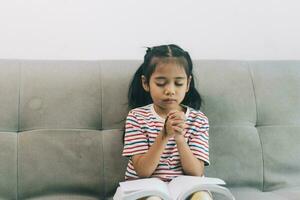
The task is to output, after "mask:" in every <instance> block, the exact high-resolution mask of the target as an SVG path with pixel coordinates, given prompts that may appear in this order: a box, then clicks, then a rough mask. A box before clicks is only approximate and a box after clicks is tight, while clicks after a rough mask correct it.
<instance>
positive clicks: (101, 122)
mask: <svg viewBox="0 0 300 200" xmlns="http://www.w3.org/2000/svg"><path fill="white" fill-rule="evenodd" d="M102 72H103V70H102V65H101V62H99V76H100V78H99V79H100V119H101V120H100V130H102V129H103V114H102V113H103V112H102V111H103V95H102V93H103V80H102Z"/></svg>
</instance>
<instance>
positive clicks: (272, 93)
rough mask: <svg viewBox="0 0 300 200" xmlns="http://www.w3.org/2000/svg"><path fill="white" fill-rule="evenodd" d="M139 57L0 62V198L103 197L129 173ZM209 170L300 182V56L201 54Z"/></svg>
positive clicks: (233, 180) (237, 180)
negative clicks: (127, 129) (126, 128)
mask: <svg viewBox="0 0 300 200" xmlns="http://www.w3.org/2000/svg"><path fill="white" fill-rule="evenodd" d="M140 63H141V61H138V60H132V61H130V60H122V61H105V60H101V61H49V60H48V61H46V60H45V61H38V60H35V61H32V60H0V70H1V73H0V108H1V113H0V137H1V139H0V152H1V153H0V159H1V162H0V198H4V199H15V198H17V197H18V198H19V199H26V198H38V197H42V196H46V195H47V196H51V195H52V196H53V195H54V196H55V195H68V194H69V195H79V196H80V195H82V196H88V197H90V198H91V199H92V198H94V199H105V198H106V197H108V196H111V195H113V193H114V190H115V189H116V187H117V185H118V182H119V181H121V180H122V179H123V177H124V170H125V167H126V163H127V160H126V159H125V158H122V156H121V151H122V130H121V129H122V128H123V123H124V118H125V117H126V114H127V112H128V110H127V105H126V103H127V98H126V97H127V90H128V85H129V82H130V79H131V78H132V75H133V73H134V72H135V70H136V69H137V67H138V66H139V64H140ZM194 68H195V71H194V78H195V81H196V86H197V88H198V89H199V92H200V94H201V95H202V98H203V100H204V103H203V106H202V111H203V112H204V113H205V114H206V115H207V116H208V118H209V121H210V160H211V165H210V166H209V167H207V168H206V176H213V177H220V178H223V179H224V180H226V182H227V183H228V185H229V186H237V185H238V186H253V187H256V188H259V189H262V190H271V189H273V188H277V187H283V186H287V185H299V184H300V173H299V172H300V156H299V153H300V148H299V147H298V144H297V143H298V140H299V139H300V61H226V60H197V61H194Z"/></svg>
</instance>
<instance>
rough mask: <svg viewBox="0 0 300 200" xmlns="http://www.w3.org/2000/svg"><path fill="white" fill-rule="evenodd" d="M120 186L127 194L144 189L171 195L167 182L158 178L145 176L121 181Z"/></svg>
mask: <svg viewBox="0 0 300 200" xmlns="http://www.w3.org/2000/svg"><path fill="white" fill-rule="evenodd" d="M120 187H121V189H122V191H123V192H124V193H125V194H126V193H131V192H136V191H143V190H148V191H149V190H151V191H154V190H156V191H160V192H161V193H164V194H165V195H166V196H169V191H168V186H167V184H166V183H165V182H163V181H161V180H160V179H158V178H145V179H138V180H132V181H125V182H120Z"/></svg>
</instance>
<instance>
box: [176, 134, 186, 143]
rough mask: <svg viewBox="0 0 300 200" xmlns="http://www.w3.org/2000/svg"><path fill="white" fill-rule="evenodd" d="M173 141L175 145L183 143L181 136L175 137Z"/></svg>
mask: <svg viewBox="0 0 300 200" xmlns="http://www.w3.org/2000/svg"><path fill="white" fill-rule="evenodd" d="M174 139H175V141H176V143H177V144H178V143H183V142H185V138H184V136H183V135H175V137H174Z"/></svg>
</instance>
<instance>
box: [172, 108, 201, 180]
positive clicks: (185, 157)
mask: <svg viewBox="0 0 300 200" xmlns="http://www.w3.org/2000/svg"><path fill="white" fill-rule="evenodd" d="M169 116H170V117H169V118H170V120H169V121H168V122H167V132H173V134H174V138H175V141H176V144H177V149H178V153H179V156H180V162H181V166H182V168H183V171H184V173H185V174H187V175H191V176H202V175H203V174H204V162H203V161H202V160H199V159H198V158H197V157H196V156H195V155H194V154H193V152H192V151H191V149H190V147H189V145H188V144H187V143H186V141H185V138H184V133H185V132H184V127H185V116H184V113H183V112H171V113H170V115H169Z"/></svg>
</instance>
